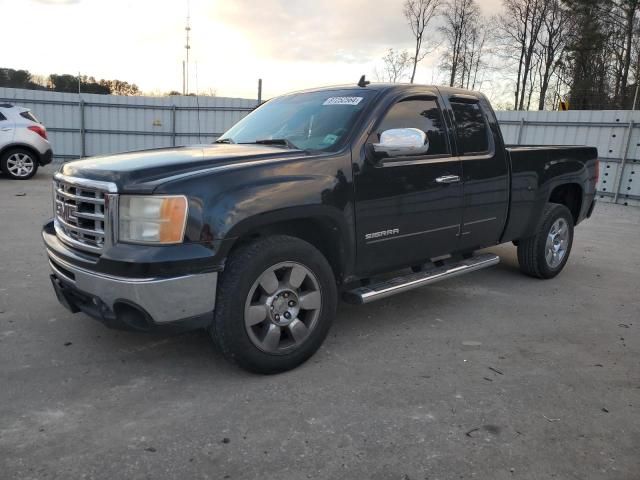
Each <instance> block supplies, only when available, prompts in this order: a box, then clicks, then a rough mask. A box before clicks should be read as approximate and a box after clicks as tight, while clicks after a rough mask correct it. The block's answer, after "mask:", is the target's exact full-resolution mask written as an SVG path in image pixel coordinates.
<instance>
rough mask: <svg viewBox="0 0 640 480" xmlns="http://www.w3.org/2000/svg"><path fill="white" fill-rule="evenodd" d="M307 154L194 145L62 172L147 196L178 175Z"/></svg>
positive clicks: (80, 164)
mask: <svg viewBox="0 0 640 480" xmlns="http://www.w3.org/2000/svg"><path fill="white" fill-rule="evenodd" d="M301 155H305V152H303V151H302V150H287V149H284V148H281V147H273V146H266V145H229V144H213V145H193V146H189V147H174V148H159V149H154V150H143V151H138V152H127V153H121V154H117V155H108V156H98V157H91V158H87V159H86V160H76V161H73V162H69V163H65V164H64V165H63V166H62V168H61V169H60V171H61V173H62V174H64V175H68V176H71V177H79V178H86V179H91V180H99V181H103V182H112V183H115V184H116V185H117V187H118V191H122V192H130V193H132V192H140V193H143V192H145V193H147V192H149V191H152V190H153V189H155V187H157V186H158V185H159V184H161V183H164V181H167V180H170V179H171V178H173V177H175V176H176V175H180V174H185V173H191V172H194V173H195V172H198V171H199V170H204V169H207V168H211V167H217V166H222V165H235V164H242V163H246V162H250V161H256V160H269V159H282V158H286V157H292V158H293V157H300V156H301Z"/></svg>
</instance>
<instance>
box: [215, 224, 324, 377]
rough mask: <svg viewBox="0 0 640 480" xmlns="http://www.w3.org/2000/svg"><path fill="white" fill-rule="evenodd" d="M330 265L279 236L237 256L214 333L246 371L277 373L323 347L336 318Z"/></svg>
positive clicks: (221, 290)
mask: <svg viewBox="0 0 640 480" xmlns="http://www.w3.org/2000/svg"><path fill="white" fill-rule="evenodd" d="M336 302H337V292H336V285H335V279H334V276H333V272H332V270H331V267H330V266H329V263H328V262H327V260H326V259H325V258H324V256H323V255H322V254H321V253H320V252H319V251H318V250H317V249H316V248H315V247H313V246H312V245H310V244H309V243H307V242H304V241H303V240H300V239H298V238H294V237H289V236H284V235H278V236H273V237H268V238H264V239H259V240H257V241H255V242H253V243H250V244H248V245H245V246H242V247H240V248H239V249H238V250H236V251H234V252H233V253H232V254H231V255H230V257H229V260H228V261H227V264H226V266H225V270H224V272H223V273H222V275H221V278H220V283H219V286H218V294H217V302H216V308H215V314H214V324H213V326H212V334H213V337H214V339H215V340H216V342H217V343H218V345H219V346H220V349H221V350H222V352H223V354H224V355H225V357H226V358H228V359H229V360H231V361H232V362H235V363H237V364H238V365H239V366H241V367H242V368H244V369H246V370H250V371H253V372H257V373H266V374H269V373H278V372H283V371H286V370H290V369H292V368H295V367H297V366H298V365H300V364H301V363H303V362H304V361H305V360H307V359H308V358H309V357H311V355H313V354H314V353H315V352H316V350H317V349H318V348H319V347H320V345H321V344H322V342H323V341H324V339H325V337H326V335H327V333H328V331H329V327H330V326H331V323H332V321H333V317H334V315H335V309H336Z"/></svg>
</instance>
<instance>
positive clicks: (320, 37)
mask: <svg viewBox="0 0 640 480" xmlns="http://www.w3.org/2000/svg"><path fill="white" fill-rule="evenodd" d="M375 3H376V2H371V1H370V0H351V1H350V2H344V1H342V0H325V1H322V2H319V1H317V0H296V1H295V2H292V1H290V0H262V1H260V2H259V3H258V2H256V1H255V0H235V1H233V2H224V3H223V4H221V5H219V6H218V7H216V8H215V9H214V10H213V11H211V16H212V17H214V18H215V19H216V20H217V21H219V22H222V23H224V24H225V25H227V26H229V27H232V28H234V29H236V30H238V31H240V32H241V33H242V34H243V36H245V38H247V39H249V41H250V42H251V44H252V46H253V48H254V49H255V50H256V51H257V52H258V53H259V54H260V55H262V56H266V57H270V58H277V59H280V60H296V61H300V60H304V61H312V62H313V61H316V62H336V61H337V62H347V63H353V62H366V61H369V60H371V59H377V58H378V57H379V56H380V52H381V51H383V50H384V49H386V48H389V47H396V48H398V47H400V48H410V47H411V44H412V42H413V39H412V35H411V32H410V30H409V27H408V26H407V25H406V23H405V19H404V17H403V15H402V4H403V0H388V1H386V2H384V5H379V6H378V5H374V4H375Z"/></svg>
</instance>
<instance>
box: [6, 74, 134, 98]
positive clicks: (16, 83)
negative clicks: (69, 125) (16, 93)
mask: <svg viewBox="0 0 640 480" xmlns="http://www.w3.org/2000/svg"><path fill="white" fill-rule="evenodd" d="M78 82H79V83H80V85H79V86H80V91H81V92H82V93H97V94H99V95H109V94H111V95H140V93H141V92H140V89H139V88H138V86H137V85H136V84H133V83H128V82H125V81H122V80H96V79H95V77H89V76H86V75H82V76H80V77H78V76H77V75H69V74H62V75H58V74H55V73H54V74H51V75H49V77H48V79H47V82H46V83H47V85H39V84H38V83H36V82H34V81H33V78H32V75H31V73H30V72H29V71H28V70H14V69H12V68H0V87H10V88H26V89H28V90H53V91H55V92H67V93H78ZM43 83H44V82H43Z"/></svg>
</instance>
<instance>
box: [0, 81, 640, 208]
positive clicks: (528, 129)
mask: <svg viewBox="0 0 640 480" xmlns="http://www.w3.org/2000/svg"><path fill="white" fill-rule="evenodd" d="M0 102H10V103H15V104H19V105H23V106H26V107H28V108H31V109H32V110H33V111H34V112H35V114H36V115H37V116H39V117H40V118H41V120H42V121H43V123H44V124H45V125H46V126H47V129H48V131H49V133H50V139H51V143H52V144H53V147H54V152H55V159H56V160H57V161H64V160H69V159H75V158H80V157H85V156H91V155H99V154H109V153H116V152H123V151H130V150H140V149H145V148H157V147H168V146H173V145H188V144H194V143H209V142H211V141H213V140H214V139H215V138H217V137H218V136H220V135H221V134H222V133H223V132H224V131H225V130H227V129H228V128H230V127H231V126H232V125H233V124H235V123H236V122H237V121H238V120H240V119H241V118H242V117H244V116H245V115H246V114H247V113H248V112H250V111H251V110H252V109H253V108H254V107H255V106H256V104H257V100H253V99H243V98H221V97H179V96H176V97H162V98H157V97H118V96H112V95H108V96H107V95H91V94H82V95H78V94H71V93H59V92H47V91H36V90H20V89H12V88H0ZM497 116H498V120H499V121H500V126H501V129H502V133H503V135H504V137H505V140H506V142H507V143H510V144H520V145H526V144H529V145H589V146H594V147H597V148H598V152H599V154H600V159H601V175H600V181H599V183H598V196H599V199H600V200H601V201H616V202H617V203H621V204H625V205H640V175H637V174H636V172H637V171H638V168H639V167H640V112H638V111H636V112H631V111H625V110H600V111H569V112H513V111H511V112H497Z"/></svg>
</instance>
